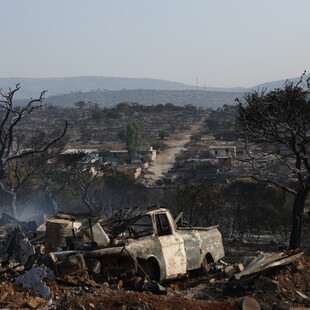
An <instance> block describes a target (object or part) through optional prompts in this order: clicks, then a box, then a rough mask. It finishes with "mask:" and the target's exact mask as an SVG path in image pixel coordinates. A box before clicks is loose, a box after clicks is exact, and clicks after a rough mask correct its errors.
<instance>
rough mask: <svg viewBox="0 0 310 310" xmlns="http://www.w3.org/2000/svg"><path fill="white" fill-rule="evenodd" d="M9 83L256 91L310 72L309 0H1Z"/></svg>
mask: <svg viewBox="0 0 310 310" xmlns="http://www.w3.org/2000/svg"><path fill="white" fill-rule="evenodd" d="M0 5H1V6H0V47H1V57H0V77H64V76H82V75H97V76H119V77H146V78H158V79H165V80H171V81H177V82H182V83H187V84H192V85H196V83H197V81H198V84H199V86H203V85H204V84H205V85H206V86H220V87H234V86H243V87H250V86H254V85H256V84H259V83H263V82H266V81H273V80H279V79H286V78H291V77H296V76H299V75H300V74H301V73H302V72H303V71H304V70H305V69H306V70H308V71H309V70H310V65H309V59H310V40H309V39H310V0H212V1H211V0H191V1H190V0H88V1H86V0H51V1H48V0H0Z"/></svg>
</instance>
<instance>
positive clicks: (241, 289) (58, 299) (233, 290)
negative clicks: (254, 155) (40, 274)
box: [0, 249, 310, 310]
mask: <svg viewBox="0 0 310 310" xmlns="http://www.w3.org/2000/svg"><path fill="white" fill-rule="evenodd" d="M309 255H310V250H309V249H307V250H305V251H304V255H303V256H302V257H301V258H300V259H298V260H296V261H294V262H293V263H291V264H289V265H286V266H279V267H277V268H275V269H272V270H269V271H265V272H262V273H260V274H259V275H258V276H256V277H255V278H254V279H250V280H247V281H237V280H235V279H232V278H230V279H229V278H228V277H227V275H226V274H225V272H224V271H223V270H224V269H225V265H217V266H215V267H214V268H213V269H211V270H210V272H209V273H208V274H207V275H200V274H197V273H196V274H195V273H192V274H189V275H188V276H187V277H186V278H183V279H178V280H174V281H170V282H166V283H162V285H163V287H164V288H165V291H164V292H158V293H160V294H158V293H157V294H156V293H152V292H150V291H144V292H142V291H137V290H136V289H135V287H136V285H135V283H134V281H129V280H128V279H126V278H125V277H124V278H121V279H116V280H114V281H112V282H110V283H107V282H101V281H94V280H93V279H92V278H91V277H90V276H89V275H88V274H87V273H80V274H76V275H72V276H66V277H64V278H62V279H56V280H53V281H49V282H47V285H48V287H49V288H50V290H51V293H52V296H51V298H49V299H48V300H45V299H43V298H40V297H34V296H32V292H31V291H30V290H28V291H27V290H26V291H25V290H22V289H21V287H20V286H19V285H17V284H14V281H13V279H14V277H15V273H14V272H13V271H12V273H10V274H2V275H1V277H0V281H1V282H0V283H1V284H0V306H1V307H2V308H6V309H112V310H118V309H120V310H164V309H167V310H170V309H171V310H178V309H182V310H183V309H193V310H195V309H197V310H198V309H200V310H213V309H218V310H221V309H223V310H224V309H227V310H228V309H245V308H238V306H237V305H236V303H237V301H238V299H240V298H241V297H243V296H252V297H254V298H255V299H257V301H258V302H259V303H260V305H261V308H262V309H266V310H271V309H272V310H285V309H291V308H293V307H295V308H296V307H309V306H310V298H309V296H310V259H309ZM235 258H236V257H235ZM233 259H234V257H227V260H228V261H232V260H233ZM16 273H18V271H16ZM246 309H257V308H246Z"/></svg>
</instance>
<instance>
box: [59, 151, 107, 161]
mask: <svg viewBox="0 0 310 310" xmlns="http://www.w3.org/2000/svg"><path fill="white" fill-rule="evenodd" d="M61 157H62V158H64V159H65V160H66V161H68V162H70V160H72V161H79V162H82V163H83V164H95V163H99V162H101V161H102V158H101V157H100V156H99V150H98V149H67V150H65V151H63V152H62V153H61Z"/></svg>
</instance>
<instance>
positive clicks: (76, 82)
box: [0, 76, 197, 99]
mask: <svg viewBox="0 0 310 310" xmlns="http://www.w3.org/2000/svg"><path fill="white" fill-rule="evenodd" d="M17 83H20V85H21V89H20V91H19V92H18V93H17V94H16V95H17V96H18V97H16V98H19V99H20V98H30V97H34V96H37V95H38V94H40V92H41V91H42V90H48V92H47V96H55V95H62V94H69V93H76V92H89V91H95V90H96V91H97V90H122V89H155V90H159V89H167V90H184V89H197V87H195V86H191V85H186V84H182V83H177V82H171V81H165V80H157V79H142V78H141V79H138V78H119V77H99V76H98V77H96V76H81V77H64V78H0V87H1V88H2V89H4V90H5V89H8V87H11V88H12V87H14V86H15V85H16V84H17Z"/></svg>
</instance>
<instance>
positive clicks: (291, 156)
mask: <svg viewBox="0 0 310 310" xmlns="http://www.w3.org/2000/svg"><path fill="white" fill-rule="evenodd" d="M301 82H302V81H300V83H298V84H296V85H294V84H293V83H290V82H287V83H286V84H285V85H284V86H283V87H282V88H280V89H275V90H273V91H270V92H267V93H266V92H265V91H262V92H259V91H253V92H252V93H249V94H247V95H246V96H245V98H244V100H243V101H239V104H238V107H237V116H236V126H237V130H238V132H239V133H240V135H241V137H242V139H243V141H244V142H245V145H246V147H247V150H248V161H249V163H250V164H251V167H252V171H253V175H252V177H253V178H255V179H256V180H259V181H263V182H267V183H270V184H273V185H276V186H278V187H280V188H281V189H282V190H283V191H285V192H287V193H290V194H292V195H293V196H294V202H293V207H292V230H291V234H290V243H289V246H290V248H291V249H294V248H298V247H299V246H300V244H301V233H302V219H303V213H304V206H305V201H306V199H307V196H308V194H309V191H310V148H309V146H310V101H309V100H310V91H309V86H310V85H309V81H307V85H301ZM302 86H306V87H302ZM253 145H255V146H256V147H260V149H261V150H260V152H259V153H255V151H254V150H253V152H251V146H253ZM256 154H257V155H256ZM272 169H274V170H273V171H275V174H274V175H272V174H271V173H270V171H272ZM280 169H282V170H281V173H280V172H279V171H280ZM290 179H293V180H295V181H296V182H290V183H289V182H288V181H289V180H290Z"/></svg>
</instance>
